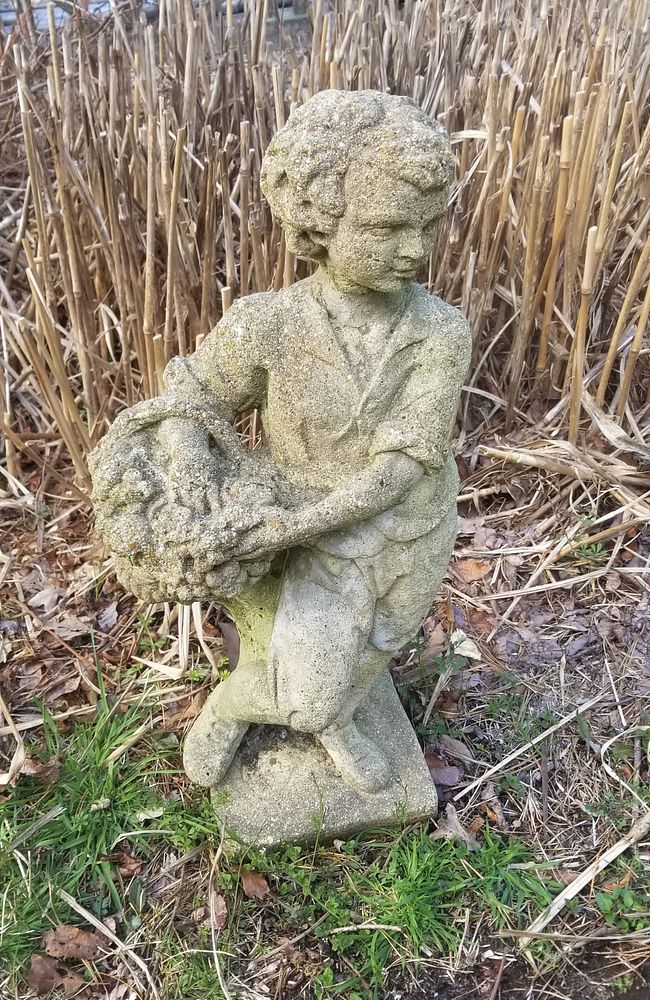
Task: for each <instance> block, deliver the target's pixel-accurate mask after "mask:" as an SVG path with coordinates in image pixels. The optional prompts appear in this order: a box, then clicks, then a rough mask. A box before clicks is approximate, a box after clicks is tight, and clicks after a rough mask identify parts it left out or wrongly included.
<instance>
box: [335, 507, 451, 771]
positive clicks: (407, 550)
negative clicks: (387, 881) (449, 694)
mask: <svg viewBox="0 0 650 1000" xmlns="http://www.w3.org/2000/svg"><path fill="white" fill-rule="evenodd" d="M455 534H456V511H455V509H454V510H452V511H450V512H449V514H448V515H447V517H445V518H444V519H443V521H442V522H441V523H440V524H439V525H438V526H437V527H436V528H435V529H434V530H433V531H431V532H429V533H428V534H427V535H424V536H422V537H420V538H417V539H414V540H413V541H409V542H404V543H399V542H393V543H391V542H388V543H387V545H386V548H385V549H384V550H383V551H382V552H381V553H380V554H379V555H378V556H375V557H373V558H372V560H369V565H368V567H366V569H368V568H371V569H372V579H373V581H374V584H375V588H376V589H377V590H378V591H379V594H378V597H377V601H376V604H375V607H374V613H373V619H372V625H371V629H370V634H369V637H368V643H367V645H366V647H365V649H364V650H363V653H362V655H361V657H360V661H359V662H360V666H359V670H358V673H357V675H356V676H355V678H354V681H353V683H352V685H351V686H350V691H349V694H348V697H347V700H346V703H345V705H344V706H343V707H342V710H341V712H340V714H339V716H338V717H337V719H336V721H335V722H334V723H333V724H332V726H331V727H330V729H329V730H327V731H326V732H325V733H321V734H319V736H320V739H321V741H322V742H323V744H324V745H325V746H326V747H327V748H328V749H330V747H329V746H328V744H331V741H332V738H334V740H335V744H336V746H335V752H332V751H331V750H330V753H331V755H332V757H333V758H334V759H335V760H336V751H337V749H338V747H339V746H340V745H341V743H343V744H347V746H348V747H349V748H350V749H351V750H352V752H353V753H354V754H355V756H356V757H357V759H359V760H360V759H361V758H362V757H363V756H364V753H365V750H364V748H363V747H362V746H361V745H360V744H359V743H358V736H360V735H361V734H359V730H358V729H357V728H356V726H355V725H354V714H355V712H356V710H357V709H358V707H359V705H360V704H361V703H362V702H363V701H365V699H366V698H367V697H368V695H369V694H370V691H371V689H372V688H373V686H374V685H375V684H376V683H377V680H378V679H379V677H380V676H381V674H383V673H384V671H385V670H386V669H387V667H388V664H389V663H390V660H391V659H392V657H393V656H394V655H395V653H396V652H397V651H398V650H399V649H401V648H402V646H404V645H405V644H406V643H407V642H408V641H409V639H412V638H414V637H415V635H416V634H417V632H418V630H419V629H420V627H421V626H422V622H423V621H424V619H425V618H426V616H427V614H428V612H429V610H430V609H431V605H432V604H433V601H434V600H435V596H436V593H437V592H438V589H439V587H440V584H441V583H442V579H443V576H444V573H445V569H446V567H447V564H448V562H449V558H450V556H451V553H452V550H453V544H454V538H455ZM360 562H361V566H362V568H363V561H360ZM362 739H363V737H362ZM368 742H369V741H367V740H366V743H368ZM371 746H374V744H371ZM366 769H367V770H368V771H369V772H370V773H372V772H373V771H374V773H375V774H376V775H377V778H378V777H379V774H380V770H379V769H378V768H374V767H373V764H372V762H371V759H370V758H369V759H368V762H367V764H366ZM377 787H381V785H380V784H378V786H377ZM368 790H371V789H370V788H368Z"/></svg>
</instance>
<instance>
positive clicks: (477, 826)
mask: <svg viewBox="0 0 650 1000" xmlns="http://www.w3.org/2000/svg"><path fill="white" fill-rule="evenodd" d="M484 826H485V820H484V819H483V817H482V816H475V817H474V819H473V820H472V822H471V823H470V824H469V826H468V827H467V830H468V832H469V833H471V834H474V833H478V832H479V830H482V829H483V827H484Z"/></svg>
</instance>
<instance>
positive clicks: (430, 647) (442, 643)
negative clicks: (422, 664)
mask: <svg viewBox="0 0 650 1000" xmlns="http://www.w3.org/2000/svg"><path fill="white" fill-rule="evenodd" d="M448 645H449V636H448V635H447V633H446V632H445V630H444V628H443V627H442V625H441V624H440V623H438V625H436V627H435V628H434V629H433V630H432V631H431V632H429V634H428V635H427V637H426V639H425V640H424V649H423V650H422V657H421V659H422V660H425V659H427V660H433V659H435V658H436V656H440V654H441V653H444V651H445V650H446V649H447V647H448Z"/></svg>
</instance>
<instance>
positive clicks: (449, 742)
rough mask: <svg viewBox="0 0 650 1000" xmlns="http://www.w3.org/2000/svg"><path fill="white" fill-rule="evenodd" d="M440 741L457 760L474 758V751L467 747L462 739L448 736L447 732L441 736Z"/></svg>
mask: <svg viewBox="0 0 650 1000" xmlns="http://www.w3.org/2000/svg"><path fill="white" fill-rule="evenodd" d="M440 742H441V744H442V745H443V747H444V748H445V750H446V751H447V753H448V754H449V756H450V757H454V758H456V759H457V760H473V759H474V758H473V757H472V752H471V750H470V749H469V747H466V746H465V744H464V743H463V742H462V740H457V739H454V737H453V736H447V734H446V733H445V734H444V735H443V736H441V737H440Z"/></svg>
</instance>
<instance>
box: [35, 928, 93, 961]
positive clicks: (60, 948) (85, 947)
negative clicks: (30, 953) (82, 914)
mask: <svg viewBox="0 0 650 1000" xmlns="http://www.w3.org/2000/svg"><path fill="white" fill-rule="evenodd" d="M43 947H44V948H45V951H46V952H47V954H48V955H51V956H52V957H53V958H77V959H80V960H83V961H90V960H91V959H93V958H98V957H99V955H101V953H102V951H104V941H103V939H102V938H101V937H100V936H99V934H95V932H94V931H85V930H84V929H83V927H73V926H69V925H65V924H60V925H59V926H58V927H54V928H53V929H52V930H51V931H46V932H45V934H44V935H43Z"/></svg>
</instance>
